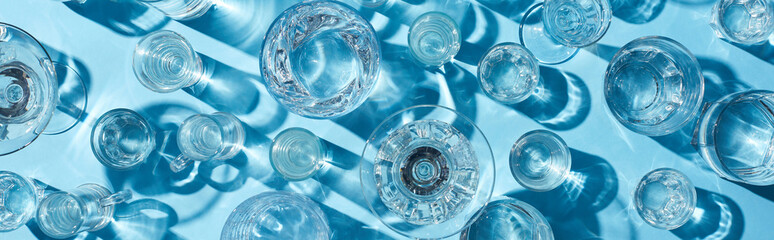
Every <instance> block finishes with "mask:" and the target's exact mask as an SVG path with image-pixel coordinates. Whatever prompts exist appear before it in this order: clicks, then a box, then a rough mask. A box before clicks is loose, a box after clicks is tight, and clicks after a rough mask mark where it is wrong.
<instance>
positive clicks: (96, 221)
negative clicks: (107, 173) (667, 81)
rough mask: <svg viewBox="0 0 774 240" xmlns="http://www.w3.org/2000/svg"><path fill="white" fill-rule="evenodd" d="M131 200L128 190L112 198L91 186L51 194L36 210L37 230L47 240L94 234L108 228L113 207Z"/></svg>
mask: <svg viewBox="0 0 774 240" xmlns="http://www.w3.org/2000/svg"><path fill="white" fill-rule="evenodd" d="M131 198H132V192H131V191H129V190H124V191H120V192H117V193H114V194H111V192H110V190H108V189H107V188H105V187H103V186H100V185H98V184H93V183H88V184H83V185H81V186H79V187H77V188H76V189H73V190H71V191H68V192H64V191H62V192H55V193H51V194H49V195H48V196H46V197H45V198H44V199H43V200H41V201H40V205H39V206H38V214H37V221H38V226H39V227H40V230H41V231H43V233H45V234H46V235H48V236H49V237H52V238H58V239H62V238H68V237H72V236H75V235H76V234H78V233H80V232H84V231H89V232H92V231H97V230H100V229H102V228H104V227H105V226H107V225H108V224H110V222H111V219H112V218H113V212H114V211H115V207H114V206H115V205H116V204H119V203H122V202H124V201H126V200H129V199H131Z"/></svg>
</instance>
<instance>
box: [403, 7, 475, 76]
mask: <svg viewBox="0 0 774 240" xmlns="http://www.w3.org/2000/svg"><path fill="white" fill-rule="evenodd" d="M461 41H462V40H461V39H460V29H459V27H457V23H456V22H455V21H454V19H452V18H451V17H449V15H446V14H445V13H442V12H427V13H424V14H422V15H420V16H419V17H417V19H416V20H414V22H413V23H412V24H411V27H410V28H409V34H408V45H409V52H410V53H411V56H413V57H414V59H416V60H417V61H419V63H421V64H423V65H424V66H425V67H440V66H441V65H443V64H445V63H447V62H449V61H450V60H451V59H452V58H453V57H454V55H457V52H458V51H459V50H460V43H461Z"/></svg>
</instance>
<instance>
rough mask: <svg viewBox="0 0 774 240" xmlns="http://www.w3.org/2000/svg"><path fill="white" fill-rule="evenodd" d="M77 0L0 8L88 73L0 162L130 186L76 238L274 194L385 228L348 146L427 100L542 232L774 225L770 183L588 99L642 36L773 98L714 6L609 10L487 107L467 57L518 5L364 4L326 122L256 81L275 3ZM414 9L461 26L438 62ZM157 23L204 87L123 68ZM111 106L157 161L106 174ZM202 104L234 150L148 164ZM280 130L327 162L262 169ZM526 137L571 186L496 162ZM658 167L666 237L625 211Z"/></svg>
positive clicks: (743, 233)
mask: <svg viewBox="0 0 774 240" xmlns="http://www.w3.org/2000/svg"><path fill="white" fill-rule="evenodd" d="M222 1H223V2H226V3H228V2H233V1H228V0H222ZM90 2H91V3H88V4H87V5H85V6H78V5H77V4H73V3H67V4H63V3H59V2H56V1H51V0H23V1H22V0H0V6H3V7H2V8H0V21H2V22H7V23H11V24H14V25H16V26H19V27H21V28H22V29H24V30H26V31H28V32H29V33H31V34H32V35H33V36H35V37H36V38H38V39H39V40H40V41H41V42H42V43H43V44H45V45H46V46H47V47H48V49H49V50H51V51H52V52H55V54H52V55H54V58H55V59H58V60H59V61H67V62H69V63H71V64H73V65H75V66H76V67H79V70H80V71H81V74H82V75H83V76H85V78H87V79H86V81H87V83H88V97H89V105H88V106H87V114H88V115H87V116H86V117H85V118H84V121H83V122H81V123H79V124H78V125H77V126H76V127H75V128H73V129H71V130H70V131H68V132H66V133H64V134H60V135H54V136H45V135H44V136H41V137H40V138H38V139H37V140H36V141H35V142H33V143H32V144H31V145H30V146H28V147H27V148H25V149H23V150H21V151H19V152H17V153H14V154H12V155H9V156H3V157H0V158H1V159H0V169H2V170H10V171H14V172H17V173H19V174H21V175H23V176H30V177H34V178H36V179H38V180H40V181H42V182H45V183H47V184H49V185H51V186H53V187H56V188H59V189H72V188H75V187H76V186H78V185H80V184H83V183H89V182H92V183H98V184H102V185H105V186H110V187H111V188H113V189H123V188H129V189H132V190H133V191H134V192H135V198H134V199H133V200H132V201H130V203H129V204H124V205H121V206H120V207H118V211H117V214H116V215H117V216H116V220H115V222H114V223H113V224H111V225H110V226H109V227H108V228H107V229H105V230H102V231H99V232H95V233H91V235H95V236H97V237H101V238H108V239H110V238H114V237H120V238H123V239H159V238H167V239H177V238H183V239H217V238H219V236H220V231H221V228H222V226H223V224H224V223H225V220H226V218H227V217H228V215H229V214H230V212H231V210H233V209H234V208H235V207H236V206H237V205H238V204H239V203H241V202H242V201H244V200H245V199H247V198H249V197H251V196H253V195H256V194H258V193H260V192H264V191H270V190H273V189H280V190H285V191H295V192H299V193H303V194H305V195H307V196H310V197H311V198H312V199H314V200H316V201H317V202H320V203H322V204H323V206H322V208H323V210H324V211H325V212H326V214H327V215H328V218H329V221H330V223H331V225H332V228H333V233H334V238H337V239H355V238H376V237H380V238H392V237H394V238H399V237H400V236H399V235H398V234H397V233H395V232H393V231H391V230H389V229H387V228H386V227H385V226H384V225H382V224H381V223H380V222H379V221H378V220H377V219H375V218H374V217H373V216H371V214H370V211H369V210H368V209H367V208H366V207H364V206H365V205H364V203H363V200H362V196H361V193H360V184H359V172H358V168H357V161H358V156H359V153H360V152H361V151H362V148H363V146H364V145H365V142H364V139H365V138H366V137H367V135H368V134H369V133H370V131H371V129H373V128H374V127H375V125H376V124H378V122H379V121H381V120H382V119H384V118H385V116H386V115H388V114H390V113H392V112H395V111H397V110H399V109H401V108H404V107H408V106H411V105H415V104H427V103H432V104H440V105H445V106H449V107H453V108H455V109H457V110H459V111H461V112H462V113H464V114H466V115H467V116H469V117H471V118H472V119H474V120H475V121H476V123H477V124H478V125H479V127H480V128H481V129H482V131H483V132H484V134H486V135H487V137H488V139H489V140H490V143H491V145H492V149H493V152H494V155H495V158H496V167H497V173H496V178H497V183H496V184H495V193H494V195H495V196H499V195H509V196H513V197H517V198H519V199H521V200H523V201H525V202H528V203H530V204H533V205H534V206H535V207H536V208H537V209H538V210H540V211H541V212H543V214H544V215H546V216H547V217H548V218H549V220H550V222H551V225H552V227H553V229H554V234H555V236H556V237H557V239H579V238H581V237H592V236H600V237H602V238H605V239H676V238H681V237H682V238H691V237H706V236H710V234H713V233H715V234H718V235H715V236H717V237H726V238H728V239H739V238H742V239H770V238H771V236H773V235H774V228H772V227H771V226H770V225H771V221H772V212H774V202H772V201H774V187H750V186H744V185H740V184H736V183H731V182H729V181H726V180H723V179H720V178H719V177H717V175H716V174H715V173H714V172H712V171H711V170H710V169H709V168H708V167H707V164H706V163H704V161H703V160H702V159H701V158H700V157H699V156H698V155H697V154H696V153H695V151H694V150H693V149H692V147H691V146H690V145H688V144H689V143H690V137H689V136H690V135H689V134H682V135H681V133H678V134H673V135H670V136H667V137H658V138H650V137H647V136H642V135H638V134H635V133H633V132H631V131H629V130H627V129H625V128H624V127H622V126H621V125H620V124H619V123H618V122H616V120H615V119H614V118H612V116H611V115H610V113H609V110H607V108H606V106H605V103H604V98H603V94H602V84H603V79H604V78H603V77H604V72H605V68H606V67H607V63H608V59H610V58H611V57H612V55H613V54H614V53H615V51H616V50H617V48H618V47H620V46H622V45H624V44H625V43H627V42H628V41H630V40H632V39H634V38H637V37H641V36H646V35H663V36H667V37H670V38H673V39H675V40H677V41H679V42H681V43H682V44H684V45H685V46H686V47H687V48H688V49H690V51H691V52H693V53H694V54H695V55H696V57H697V58H698V59H699V62H700V64H701V67H702V68H703V71H704V73H705V78H706V79H705V81H706V83H707V89H706V92H707V94H706V97H707V98H708V99H713V98H717V97H719V96H720V95H723V94H727V93H731V92H735V91H739V90H744V89H751V88H754V89H769V90H774V81H772V80H774V79H772V76H774V66H772V64H773V63H774V51H773V49H774V39H772V38H769V42H768V43H767V44H765V45H763V46H759V47H753V48H742V47H738V46H735V45H733V44H730V43H728V42H725V41H723V40H720V39H718V38H716V37H715V35H714V34H713V32H712V30H711V28H710V27H709V24H708V22H709V20H710V14H711V9H712V4H713V2H709V1H707V0H680V1H668V2H666V5H665V7H664V10H663V12H661V14H660V15H658V16H657V17H656V18H655V19H653V20H652V21H650V22H647V23H645V24H631V23H628V22H626V21H623V20H621V19H626V16H623V18H622V16H621V14H617V15H615V17H614V18H613V21H612V23H611V25H610V29H609V31H608V32H607V34H606V35H605V36H604V37H603V38H602V39H601V41H600V42H599V43H598V44H595V45H592V46H590V47H587V48H584V49H582V50H581V51H580V52H579V53H578V54H577V55H576V56H575V57H574V58H573V59H571V60H569V61H567V62H565V63H563V64H560V65H556V66H544V67H542V69H541V72H542V73H543V79H544V85H543V88H544V89H543V90H544V91H546V93H549V94H546V95H544V96H546V97H545V99H536V98H530V99H528V100H527V101H526V102H525V103H521V104H517V105H515V106H505V105H501V104H498V103H496V102H495V101H493V100H491V99H489V98H487V97H486V95H484V94H483V93H482V92H481V90H480V89H479V87H478V82H477V80H476V77H475V76H476V71H475V70H476V69H475V64H476V63H477V62H478V59H479V58H480V57H481V54H483V53H484V51H485V50H486V49H487V48H489V47H490V46H492V45H494V44H496V43H499V42H506V41H513V42H518V40H519V39H518V23H517V21H516V20H520V19H521V13H523V11H524V10H526V9H527V8H528V7H529V6H530V5H531V4H532V1H530V0H525V1H515V2H512V3H508V2H505V1H502V2H504V3H491V4H490V3H488V4H480V3H475V2H474V3H472V4H469V3H466V2H465V1H442V2H443V4H437V3H435V1H430V0H427V1H425V0H405V1H400V2H397V3H396V4H395V5H393V7H391V8H389V9H381V10H379V12H378V13H374V12H373V11H368V10H363V11H362V14H363V15H364V16H365V18H366V19H369V20H370V21H371V23H372V25H374V28H375V29H376V30H377V32H378V34H379V37H380V39H381V44H382V53H383V58H382V60H383V62H382V72H381V75H380V82H379V85H378V86H377V89H376V90H375V91H374V92H373V94H372V95H371V97H370V98H369V100H368V101H367V102H366V103H365V104H364V105H363V106H361V107H360V108H359V109H358V110H356V111H355V112H353V113H351V114H349V115H347V116H344V117H342V118H339V119H336V120H312V119H307V118H302V117H299V116H297V115H294V114H290V113H288V112H286V111H285V110H283V109H282V108H281V107H280V106H279V105H278V104H277V103H276V102H275V101H274V100H273V99H271V97H270V96H269V95H268V93H267V92H266V89H265V86H264V84H263V83H262V80H261V79H260V77H259V75H260V74H259V69H258V66H259V64H258V58H256V56H257V52H258V49H259V48H258V46H259V45H260V40H261V38H262V35H263V33H264V32H265V30H266V28H267V27H268V25H269V24H270V23H271V21H272V20H273V19H274V17H275V16H277V15H278V14H279V12H281V11H282V10H283V9H285V8H286V7H287V6H289V5H290V4H291V3H290V2H291V1H284V0H277V1H250V0H246V1H245V3H250V4H247V5H245V6H231V5H230V6H222V7H221V8H219V11H220V12H218V13H211V14H208V15H205V16H204V18H203V19H201V20H195V21H190V22H185V23H180V22H177V21H173V20H169V19H166V18H164V17H163V16H161V15H159V13H157V12H155V11H154V10H147V9H146V8H145V7H143V6H141V5H136V4H133V3H130V2H118V3H117V2H113V1H108V0H90ZM488 2H498V1H488ZM251 5H252V6H251ZM429 10H443V11H444V12H446V13H448V14H449V15H450V16H452V18H454V19H455V20H457V21H458V23H459V24H460V28H461V31H462V39H463V44H462V47H461V49H460V52H459V54H458V55H457V57H456V58H455V60H453V62H452V63H450V64H446V65H445V66H443V70H442V71H427V70H424V69H422V68H420V67H419V66H418V65H417V64H416V63H414V62H412V60H411V59H410V55H409V53H408V49H407V47H406V46H407V41H406V35H407V30H408V25H409V24H410V23H411V21H412V20H413V19H414V18H415V17H417V16H419V15H420V14H422V13H423V12H426V11H429ZM157 29H169V30H173V31H176V32H178V33H180V34H181V35H183V36H184V37H186V38H187V39H188V40H189V41H190V42H191V44H192V45H193V47H194V49H195V50H197V51H198V52H199V53H201V54H203V55H206V56H208V57H209V58H206V61H207V62H209V63H211V64H213V65H212V66H213V68H214V76H213V77H212V78H211V79H210V80H209V81H208V85H206V86H198V87H199V88H197V89H194V90H190V91H188V92H186V91H177V92H174V93H169V94H159V93H154V92H152V91H150V90H148V89H145V88H144V87H143V86H142V85H141V84H140V83H139V82H138V81H137V80H136V79H135V76H134V73H133V71H132V68H131V66H132V65H131V61H132V51H133V49H134V45H135V43H136V42H137V41H138V40H139V38H140V36H142V35H144V34H146V33H148V32H149V31H152V30H157ZM234 29H236V30H234ZM119 107H124V108H131V109H134V110H136V111H138V112H139V113H140V114H142V115H144V116H145V117H147V118H148V119H149V121H150V122H152V123H153V124H155V125H156V126H157V127H158V128H159V129H161V130H162V131H160V132H161V134H160V135H161V136H159V141H158V143H159V150H160V152H161V154H158V153H157V154H153V155H152V157H151V160H150V162H149V163H147V164H145V165H143V166H142V167H141V168H139V169H137V170H134V171H131V172H113V171H109V170H107V169H105V168H104V167H103V166H102V165H101V164H100V163H99V162H98V161H97V160H96V159H95V157H94V156H93V154H92V151H91V149H90V146H89V137H90V131H91V127H92V126H93V124H94V121H95V120H96V119H97V118H98V117H99V116H100V115H101V114H103V113H105V112H107V111H109V110H110V109H113V108H119ZM216 110H219V111H229V112H232V113H234V114H236V115H237V116H238V117H239V118H240V119H241V120H242V121H243V122H244V123H245V124H246V125H249V126H250V128H248V140H247V144H246V148H245V150H244V151H243V154H240V155H239V156H238V157H237V158H236V159H234V160H232V161H229V162H228V164H226V165H223V166H213V165H212V164H197V165H198V167H197V168H196V170H193V172H190V171H187V172H185V173H183V174H179V175H172V174H170V172H169V170H168V168H167V167H166V166H165V165H164V164H166V163H164V162H161V163H162V164H161V165H159V166H158V167H157V166H156V165H155V164H154V163H157V162H158V161H159V159H161V158H163V157H168V155H171V156H174V155H175V154H176V152H175V151H177V150H176V143H175V142H174V137H172V138H169V137H168V136H174V132H175V129H176V128H177V126H178V125H179V124H180V123H181V122H182V121H183V120H184V119H185V118H186V117H188V116H190V115H192V114H195V113H211V112H214V111H216ZM289 127H304V128H307V129H309V130H310V131H312V132H314V133H315V134H317V135H318V136H320V137H321V138H323V139H325V140H326V141H327V142H328V143H331V145H335V146H338V147H334V151H333V161H334V162H335V165H334V164H330V165H328V166H326V167H325V169H323V171H321V172H320V174H319V175H318V176H317V177H315V178H314V179H310V180H306V181H303V182H295V183H288V182H286V181H284V180H281V179H280V178H278V177H277V176H276V174H274V173H273V170H272V168H271V166H270V164H269V160H268V151H267V150H268V147H269V143H270V139H271V138H272V137H273V136H274V135H276V134H277V133H278V132H279V131H281V130H283V129H286V128H289ZM534 129H549V130H553V131H555V132H556V133H557V134H559V135H560V136H561V137H563V138H564V140H565V141H566V142H567V145H568V146H570V148H572V156H573V165H572V171H573V175H572V176H571V178H570V179H571V183H572V184H567V185H565V186H563V189H559V190H555V191H551V192H546V193H531V192H528V191H526V190H525V189H524V188H522V187H521V186H519V185H518V184H517V183H516V181H515V180H514V179H513V177H512V176H511V174H510V170H509V168H508V153H509V150H510V147H511V145H512V144H513V142H514V141H515V140H516V139H517V138H518V137H519V136H521V135H522V134H524V133H526V132H527V131H530V130H534ZM685 132H690V130H686V131H685ZM683 133H684V132H683ZM165 136H167V137H165ZM660 167H671V168H675V169H678V170H681V171H682V172H684V173H685V174H686V175H687V176H688V177H689V178H690V179H691V180H692V181H693V183H694V184H695V185H696V187H697V193H698V204H697V205H698V209H697V211H696V213H695V215H694V220H695V221H694V222H691V223H689V224H688V225H686V226H684V227H682V228H679V229H677V230H673V231H665V230H658V229H655V228H653V227H650V226H649V225H647V224H645V223H644V222H643V221H642V220H641V219H640V218H639V216H637V215H636V213H635V212H634V210H633V208H632V206H631V196H632V191H633V189H634V187H635V186H636V184H637V182H638V181H639V179H640V178H641V177H642V176H643V175H644V174H645V173H647V172H649V171H650V170H652V169H655V168H660ZM565 189H566V190H565ZM83 235H85V234H83ZM83 235H81V236H83ZM36 237H39V238H44V236H43V235H42V233H41V232H40V231H39V230H37V228H36V227H35V226H34V223H31V224H29V227H22V228H21V229H18V230H15V231H13V232H9V233H1V234H0V239H35V238H36Z"/></svg>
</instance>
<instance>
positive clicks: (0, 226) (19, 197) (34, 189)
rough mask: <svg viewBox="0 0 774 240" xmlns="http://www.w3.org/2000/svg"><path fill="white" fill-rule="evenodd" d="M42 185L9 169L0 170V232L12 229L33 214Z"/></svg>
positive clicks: (28, 219)
mask: <svg viewBox="0 0 774 240" xmlns="http://www.w3.org/2000/svg"><path fill="white" fill-rule="evenodd" d="M43 193H44V192H43V187H42V186H38V185H37V184H36V183H35V182H34V180H32V179H29V178H26V177H22V176H20V175H19V174H16V173H14V172H9V171H0V232H8V231H13V230H15V229H18V228H20V227H21V226H24V225H25V224H27V222H29V221H30V219H32V217H33V216H34V215H35V210H36V209H37V207H38V201H40V199H41V198H43V196H44V195H43Z"/></svg>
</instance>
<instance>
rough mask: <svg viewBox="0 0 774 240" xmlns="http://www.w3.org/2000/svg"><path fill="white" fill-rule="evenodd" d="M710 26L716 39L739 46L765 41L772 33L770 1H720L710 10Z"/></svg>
mask: <svg viewBox="0 0 774 240" xmlns="http://www.w3.org/2000/svg"><path fill="white" fill-rule="evenodd" d="M710 26H712V29H714V30H715V34H716V35H717V36H718V37H722V38H725V39H728V40H730V41H732V42H737V43H741V44H757V43H761V42H763V41H766V40H767V39H768V38H769V36H771V34H772V32H774V6H772V2H771V1H770V0H720V1H718V2H717V3H716V4H715V8H713V9H712V20H711V21H710Z"/></svg>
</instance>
